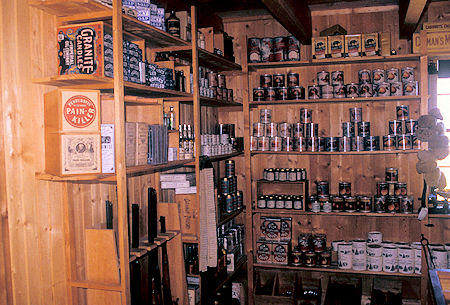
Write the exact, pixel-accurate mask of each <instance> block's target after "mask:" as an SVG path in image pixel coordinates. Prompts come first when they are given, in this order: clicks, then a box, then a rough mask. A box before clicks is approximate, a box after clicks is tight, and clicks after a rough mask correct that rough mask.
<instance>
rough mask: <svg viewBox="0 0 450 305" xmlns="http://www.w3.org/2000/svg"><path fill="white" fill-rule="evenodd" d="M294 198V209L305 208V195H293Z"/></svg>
mask: <svg viewBox="0 0 450 305" xmlns="http://www.w3.org/2000/svg"><path fill="white" fill-rule="evenodd" d="M292 200H293V208H294V210H302V209H303V196H302V195H296V196H293V198H292Z"/></svg>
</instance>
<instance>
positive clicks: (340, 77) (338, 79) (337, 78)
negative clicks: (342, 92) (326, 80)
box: [331, 71, 344, 86]
mask: <svg viewBox="0 0 450 305" xmlns="http://www.w3.org/2000/svg"><path fill="white" fill-rule="evenodd" d="M331 84H332V85H333V86H334V85H344V71H333V72H331Z"/></svg>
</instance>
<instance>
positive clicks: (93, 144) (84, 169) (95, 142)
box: [62, 135, 100, 174]
mask: <svg viewBox="0 0 450 305" xmlns="http://www.w3.org/2000/svg"><path fill="white" fill-rule="evenodd" d="M62 157H63V174H82V173H97V172H99V171H100V137H99V136H98V135H62Z"/></svg>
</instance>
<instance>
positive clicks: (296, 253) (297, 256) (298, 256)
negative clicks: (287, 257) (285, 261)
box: [291, 248, 302, 266]
mask: <svg viewBox="0 0 450 305" xmlns="http://www.w3.org/2000/svg"><path fill="white" fill-rule="evenodd" d="M291 264H292V265H293V266H300V265H301V264H302V252H301V251H300V250H299V249H297V248H295V249H294V250H292V253H291Z"/></svg>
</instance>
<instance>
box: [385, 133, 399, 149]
mask: <svg viewBox="0 0 450 305" xmlns="http://www.w3.org/2000/svg"><path fill="white" fill-rule="evenodd" d="M396 149H397V137H396V136H394V135H387V136H383V150H396Z"/></svg>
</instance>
